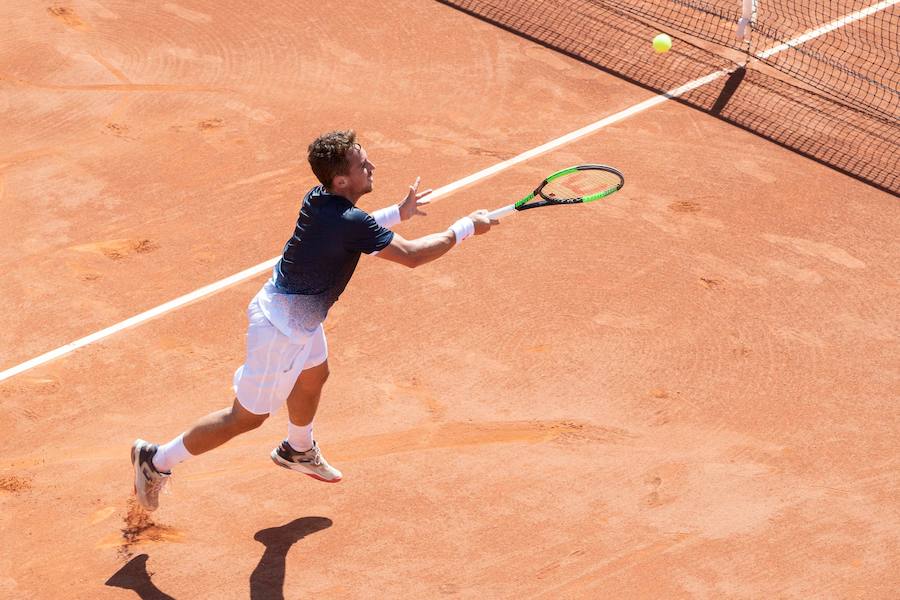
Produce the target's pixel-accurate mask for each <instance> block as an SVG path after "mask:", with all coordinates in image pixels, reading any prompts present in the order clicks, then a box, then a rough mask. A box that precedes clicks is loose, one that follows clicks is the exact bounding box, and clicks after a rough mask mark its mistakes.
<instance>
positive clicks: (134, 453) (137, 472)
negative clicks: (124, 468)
mask: <svg viewBox="0 0 900 600" xmlns="http://www.w3.org/2000/svg"><path fill="white" fill-rule="evenodd" d="M138 441H143V440H138ZM137 443H138V442H137V441H136V442H135V443H134V444H132V445H131V468H132V469H133V470H134V480H133V481H132V482H131V490H132V492H133V493H134V499H135V500H137V503H138V504H139V505H140V506H141V508H143V509H144V510H146V511H147V512H153V511H154V510H156V508H159V507H158V506H157V507H156V508H151V507H149V506H147V505H145V504H144V503H143V502H141V497H140V496H139V495H138V491H137V484H138V477H140V476H141V466H140V465H139V464H137V461H138V460H139V458H140V456H141V454H140V451H139V450H138V448H137Z"/></svg>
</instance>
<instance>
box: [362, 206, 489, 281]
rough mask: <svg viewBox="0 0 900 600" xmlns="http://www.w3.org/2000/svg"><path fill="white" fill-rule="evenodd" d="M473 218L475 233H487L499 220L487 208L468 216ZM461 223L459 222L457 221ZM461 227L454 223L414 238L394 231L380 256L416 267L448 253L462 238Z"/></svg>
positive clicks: (406, 265) (412, 267)
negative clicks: (435, 231)
mask: <svg viewBox="0 0 900 600" xmlns="http://www.w3.org/2000/svg"><path fill="white" fill-rule="evenodd" d="M468 218H469V219H471V220H472V224H473V228H474V231H472V233H473V234H474V235H481V234H482V233H487V232H488V231H490V229H491V225H496V224H497V223H498V221H492V220H491V219H489V218H488V216H487V211H486V210H478V211H475V212H473V213H472V214H471V215H469V216H468ZM457 223H459V222H457ZM459 229H460V227H459V226H458V225H457V224H454V226H453V227H451V228H448V229H446V230H444V231H441V232H439V233H432V234H430V235H426V236H423V237H420V238H416V239H414V240H407V239H405V238H403V237H402V236H400V235H398V234H397V233H394V238H393V239H392V240H391V243H390V244H388V245H387V246H386V247H385V248H384V249H382V250H381V252H379V253H378V257H379V258H384V259H386V260H389V261H391V262H395V263H399V264H401V265H403V266H405V267H409V268H411V269H414V268H415V267H419V266H421V265H424V264H426V263H429V262H431V261H433V260H435V259H438V258H440V257H441V256H443V255H444V254H446V253H447V252H448V251H449V250H450V248H452V247H453V246H455V245H456V244H457V243H459V241H462V240H461V239H460V240H459V241H457V238H458V237H459V236H461V235H464V234H461V232H460V231H459Z"/></svg>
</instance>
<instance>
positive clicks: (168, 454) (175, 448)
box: [153, 433, 193, 473]
mask: <svg viewBox="0 0 900 600" xmlns="http://www.w3.org/2000/svg"><path fill="white" fill-rule="evenodd" d="M192 456H193V454H191V453H190V452H188V449H187V448H185V447H184V434H183V433H182V434H181V435H179V436H178V437H177V438H175V439H174V440H172V441H171V442H169V443H168V444H164V445H162V446H160V447H159V449H158V450H157V451H156V454H155V455H154V456H153V466H154V467H156V470H157V471H159V472H160V473H170V472H171V471H172V467H174V466H175V465H177V464H178V463H180V462H182V461H185V460H187V459H189V458H190V457H192Z"/></svg>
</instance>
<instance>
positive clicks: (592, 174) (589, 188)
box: [541, 169, 621, 201]
mask: <svg viewBox="0 0 900 600" xmlns="http://www.w3.org/2000/svg"><path fill="white" fill-rule="evenodd" d="M620 182H621V179H620V178H619V176H618V175H616V174H615V173H611V172H609V171H603V170H600V169H589V170H581V171H575V172H573V173H567V174H565V175H563V176H561V177H558V178H556V179H554V180H553V181H551V182H549V183H547V185H545V186H544V187H543V188H541V194H542V195H544V196H546V197H548V198H551V199H553V200H559V201H562V200H577V199H578V198H584V197H586V196H592V195H594V194H599V193H601V192H605V191H607V190H609V189H612V188H615V187H618V186H619V184H620Z"/></svg>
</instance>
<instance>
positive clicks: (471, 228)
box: [450, 217, 475, 244]
mask: <svg viewBox="0 0 900 600" xmlns="http://www.w3.org/2000/svg"><path fill="white" fill-rule="evenodd" d="M450 230H451V231H452V232H453V235H455V236H456V243H457V244H459V243H461V242H462V241H463V240H464V239H466V238H467V237H469V236H470V235H475V221H473V220H472V219H470V218H469V217H463V218H462V219H459V220H458V221H457V222H456V223H454V224H453V225H451V226H450Z"/></svg>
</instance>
